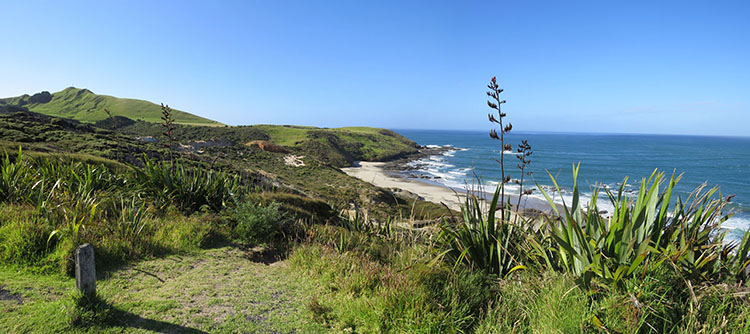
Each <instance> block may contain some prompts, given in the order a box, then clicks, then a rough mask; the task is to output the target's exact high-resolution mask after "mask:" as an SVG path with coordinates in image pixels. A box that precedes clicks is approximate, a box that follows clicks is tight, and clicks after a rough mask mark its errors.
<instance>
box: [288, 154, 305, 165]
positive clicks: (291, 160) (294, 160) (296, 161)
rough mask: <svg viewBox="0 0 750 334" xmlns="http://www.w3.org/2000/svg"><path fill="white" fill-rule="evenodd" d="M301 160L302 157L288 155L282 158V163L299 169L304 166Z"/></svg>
mask: <svg viewBox="0 0 750 334" xmlns="http://www.w3.org/2000/svg"><path fill="white" fill-rule="evenodd" d="M302 158H304V156H301V155H294V154H290V155H287V156H285V157H284V163H285V164H286V165H287V166H293V167H301V166H304V165H305V162H304V161H302Z"/></svg>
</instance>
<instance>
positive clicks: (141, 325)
mask: <svg viewBox="0 0 750 334" xmlns="http://www.w3.org/2000/svg"><path fill="white" fill-rule="evenodd" d="M248 258H249V256H248V253H247V252H246V251H243V250H241V249H238V248H234V247H222V248H215V249H208V250H203V251H199V252H196V253H193V254H188V255H180V256H168V257H165V258H161V259H155V260H148V261H143V262H139V263H137V264H134V265H132V266H129V267H126V268H123V269H121V270H118V271H116V272H109V273H105V274H104V275H100V278H99V281H98V282H97V291H98V294H99V299H100V301H99V303H100V305H98V306H96V307H93V308H91V309H89V310H88V312H89V314H85V311H87V310H86V309H83V311H84V314H82V315H81V314H80V313H82V312H81V310H80V308H77V307H74V306H75V301H76V299H75V298H74V296H73V294H72V290H73V287H74V282H73V280H72V279H70V278H66V277H62V276H56V275H51V276H48V275H35V274H30V273H27V272H24V271H18V270H15V269H11V268H7V267H0V282H2V283H0V288H2V289H4V290H2V291H8V292H9V293H10V294H13V295H19V296H21V301H20V302H18V300H16V299H13V300H10V299H3V300H0V328H3V329H6V330H8V331H10V332H13V333H48V332H57V333H60V332H71V333H143V332H169V333H173V332H180V333H206V332H210V333H237V332H253V333H289V332H293V331H294V330H296V331H298V332H303V333H324V332H326V331H325V330H324V328H323V327H322V326H320V325H318V324H316V323H313V322H312V321H310V319H312V314H311V312H310V311H309V310H308V309H307V308H306V306H305V300H306V299H307V298H309V297H306V296H309V293H310V292H311V291H312V289H313V287H312V286H310V285H309V284H308V283H309V282H307V281H304V280H299V279H296V278H295V276H294V275H293V274H292V273H291V270H290V268H288V267H287V266H286V265H285V263H283V262H282V263H278V264H273V265H266V264H263V263H255V262H252V261H251V260H249V259H248ZM100 274H101V273H100ZM96 312H98V313H99V314H98V316H97V315H96V314H91V313H96ZM72 317H77V318H78V324H77V325H76V326H74V325H72V324H71V318H72Z"/></svg>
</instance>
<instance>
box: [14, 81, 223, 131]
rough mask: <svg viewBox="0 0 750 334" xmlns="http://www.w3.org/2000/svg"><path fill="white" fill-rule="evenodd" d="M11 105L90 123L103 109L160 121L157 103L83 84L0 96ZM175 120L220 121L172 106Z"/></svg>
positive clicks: (193, 122) (211, 123) (192, 122)
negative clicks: (98, 91) (97, 91)
mask: <svg viewBox="0 0 750 334" xmlns="http://www.w3.org/2000/svg"><path fill="white" fill-rule="evenodd" d="M3 105H15V106H21V107H25V108H28V109H29V110H30V111H34V112H38V113H40V114H45V115H50V116H56V117H65V118H71V119H75V120H78V121H81V122H88V123H93V122H96V121H99V120H103V119H105V118H107V117H109V116H108V115H107V113H106V112H105V111H104V109H105V108H106V109H108V110H109V111H110V112H111V113H112V115H115V116H125V117H128V118H131V119H134V120H143V121H146V122H155V123H158V122H160V121H161V120H160V117H161V107H160V106H159V105H158V104H154V103H151V102H148V101H143V100H136V99H123V98H117V97H114V96H108V95H97V94H94V93H93V92H91V91H90V90H88V89H85V88H83V89H82V88H75V87H68V88H65V89H63V90H62V91H59V92H57V93H52V94H50V93H49V92H41V93H37V94H34V95H22V96H18V97H11V98H4V99H0V106H3ZM174 116H175V120H176V123H179V124H186V125H206V126H218V125H223V124H221V123H219V122H216V121H213V120H210V119H207V118H203V117H200V116H196V115H193V114H190V113H187V112H184V111H179V110H174Z"/></svg>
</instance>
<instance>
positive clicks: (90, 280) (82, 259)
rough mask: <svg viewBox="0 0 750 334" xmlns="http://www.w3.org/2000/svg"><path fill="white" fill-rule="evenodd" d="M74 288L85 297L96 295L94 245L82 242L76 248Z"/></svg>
mask: <svg viewBox="0 0 750 334" xmlns="http://www.w3.org/2000/svg"><path fill="white" fill-rule="evenodd" d="M75 257H76V289H78V291H80V292H81V293H83V295H85V296H86V297H94V296H96V270H95V269H94V246H91V244H83V245H81V246H78V248H76V255H75Z"/></svg>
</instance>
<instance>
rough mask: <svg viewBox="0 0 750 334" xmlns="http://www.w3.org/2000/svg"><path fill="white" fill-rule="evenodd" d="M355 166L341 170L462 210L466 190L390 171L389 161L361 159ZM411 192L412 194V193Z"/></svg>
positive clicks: (378, 184) (364, 179)
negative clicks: (462, 198) (388, 170)
mask: <svg viewBox="0 0 750 334" xmlns="http://www.w3.org/2000/svg"><path fill="white" fill-rule="evenodd" d="M356 164H357V166H355V167H345V168H341V170H342V171H343V172H344V173H346V174H347V175H349V176H353V177H356V178H358V179H360V180H362V181H365V182H369V183H371V184H373V185H375V186H377V187H381V188H387V189H391V190H393V189H398V190H397V191H395V192H396V193H401V192H406V195H407V196H411V197H417V198H419V199H422V200H425V201H430V202H433V203H437V204H440V203H444V204H445V205H446V206H448V207H449V208H450V209H452V210H456V211H461V202H462V201H461V199H460V196H461V195H463V194H465V192H458V191H456V190H454V189H451V188H448V187H445V186H441V185H435V184H431V183H427V182H423V181H418V180H413V179H409V178H405V177H403V176H401V175H398V174H396V173H389V172H387V171H386V168H385V166H386V165H387V164H389V162H369V161H361V162H357V163H356ZM410 194H411V195H410Z"/></svg>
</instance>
